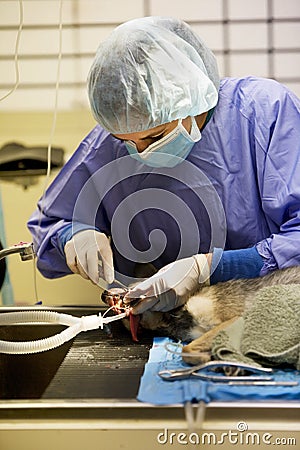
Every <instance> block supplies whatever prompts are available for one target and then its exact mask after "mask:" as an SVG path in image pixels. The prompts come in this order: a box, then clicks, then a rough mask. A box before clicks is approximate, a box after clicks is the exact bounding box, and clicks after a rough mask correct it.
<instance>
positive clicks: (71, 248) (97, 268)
mask: <svg viewBox="0 0 300 450" xmlns="http://www.w3.org/2000/svg"><path fill="white" fill-rule="evenodd" d="M64 251H65V255H66V262H67V265H68V266H69V268H70V269H71V270H72V272H74V273H78V274H79V275H81V276H82V277H83V278H85V279H86V280H88V279H90V280H91V281H92V282H93V283H95V284H98V283H99V276H100V277H101V278H103V279H104V280H106V281H107V283H112V282H113V280H114V265H113V255H112V251H111V247H110V243H109V240H108V238H107V236H106V235H105V234H104V233H100V232H99V231H95V230H84V231H80V232H79V233H76V234H74V236H73V237H72V239H70V240H69V241H68V242H67V243H66V245H65V247H64Z"/></svg>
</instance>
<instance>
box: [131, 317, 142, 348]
mask: <svg viewBox="0 0 300 450" xmlns="http://www.w3.org/2000/svg"><path fill="white" fill-rule="evenodd" d="M139 323H140V316H139V315H137V316H135V315H133V314H132V313H130V314H129V324H130V332H131V337H132V340H133V341H134V342H138V341H139V340H138V337H137V332H138V328H139Z"/></svg>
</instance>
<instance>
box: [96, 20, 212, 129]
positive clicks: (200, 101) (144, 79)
mask: <svg viewBox="0 0 300 450" xmlns="http://www.w3.org/2000/svg"><path fill="white" fill-rule="evenodd" d="M218 88H219V75H218V69H217V64H216V60H215V57H214V55H213V53H212V52H211V51H210V50H209V49H208V48H207V47H206V45H205V44H204V42H203V41H202V40H201V39H200V37H199V36H198V35H197V34H196V33H195V32H194V31H193V30H192V29H191V28H190V26H189V25H187V24H186V23H184V22H182V21H181V20H178V19H174V18H168V17H144V18H141V19H135V20H131V21H129V22H126V23H124V24H122V25H120V26H119V27H117V28H116V29H115V30H114V31H113V32H112V33H111V35H110V36H109V37H108V38H107V39H106V40H105V41H104V42H103V43H101V45H100V46H99V48H98V50H97V53H96V57H95V60H94V62H93V64H92V67H91V69H90V72H89V76H88V94H89V100H90V104H91V108H92V112H93V114H94V117H95V119H96V121H97V122H98V123H99V124H100V125H101V126H102V127H103V128H105V129H106V130H108V131H109V132H110V133H115V134H124V133H134V132H139V131H143V130H147V129H149V128H154V127H156V126H158V125H161V124H162V123H167V122H171V121H172V120H175V119H180V118H185V117H187V116H196V115H198V114H201V113H203V112H205V111H208V110H209V109H211V108H212V107H213V106H215V105H216V103H217V100H218Z"/></svg>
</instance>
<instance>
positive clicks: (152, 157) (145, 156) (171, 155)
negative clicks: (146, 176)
mask: <svg viewBox="0 0 300 450" xmlns="http://www.w3.org/2000/svg"><path fill="white" fill-rule="evenodd" d="M191 119H192V126H191V133H190V134H189V133H188V132H187V130H186V129H185V128H184V126H183V125H182V119H180V120H179V121H178V125H177V127H176V128H174V130H172V131H171V132H170V133H169V134H167V135H166V136H164V137H163V138H161V139H159V140H158V141H156V142H154V143H153V144H151V145H149V147H147V148H146V149H145V150H144V151H143V152H141V153H139V152H138V150H137V148H136V145H135V143H134V142H132V141H126V142H125V145H126V148H127V150H128V153H129V154H130V156H132V158H135V159H137V160H138V161H140V162H142V163H144V164H146V165H147V166H151V167H175V166H176V165H177V164H179V163H181V162H182V161H183V160H185V159H186V158H187V156H188V154H189V153H190V151H191V150H192V148H193V146H194V144H195V142H198V141H199V140H200V139H201V132H200V130H199V128H198V125H197V123H196V120H195V117H191Z"/></svg>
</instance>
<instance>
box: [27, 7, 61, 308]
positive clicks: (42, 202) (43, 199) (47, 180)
mask: <svg viewBox="0 0 300 450" xmlns="http://www.w3.org/2000/svg"><path fill="white" fill-rule="evenodd" d="M62 7H63V0H60V2H59V26H58V29H59V44H58V55H57V61H58V63H57V72H56V83H55V98H54V110H53V120H52V127H51V132H50V136H49V142H48V150H47V173H46V178H45V183H44V187H43V190H42V195H41V207H40V216H39V222H38V229H40V226H41V222H42V214H43V210H44V201H45V193H46V189H47V186H48V184H49V180H50V175H51V150H52V142H53V138H54V134H55V129H56V122H57V110H58V92H59V82H60V69H61V59H62ZM36 270H37V269H36V257H35V258H34V279H33V282H34V293H35V301H36V303H37V302H38V289H37V276H36Z"/></svg>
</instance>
